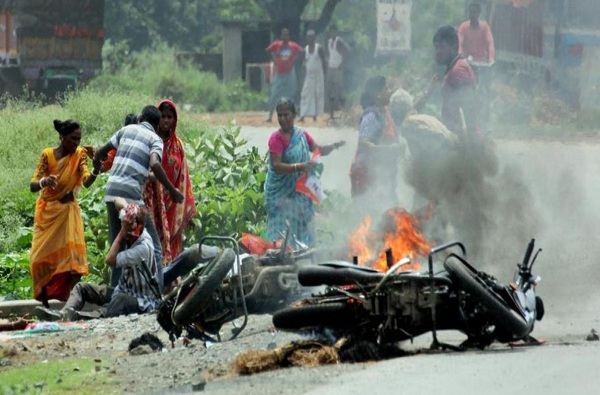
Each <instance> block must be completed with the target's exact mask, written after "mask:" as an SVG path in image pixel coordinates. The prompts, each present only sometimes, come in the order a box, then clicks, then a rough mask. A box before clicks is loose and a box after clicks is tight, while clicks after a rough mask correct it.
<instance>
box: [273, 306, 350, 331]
mask: <svg viewBox="0 0 600 395" xmlns="http://www.w3.org/2000/svg"><path fill="white" fill-rule="evenodd" d="M357 322H358V319H357V315H356V311H355V309H353V308H352V306H350V305H348V304H347V303H345V302H333V303H320V304H309V305H303V306H298V307H288V308H286V309H283V310H279V311H278V312H276V313H275V314H273V325H274V326H275V327H276V328H277V329H282V330H292V331H293V330H299V329H303V328H315V327H324V328H330V329H349V328H351V327H352V326H354V325H356V324H357Z"/></svg>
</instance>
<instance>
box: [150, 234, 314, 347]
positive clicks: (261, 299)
mask: <svg viewBox="0 0 600 395" xmlns="http://www.w3.org/2000/svg"><path fill="white" fill-rule="evenodd" d="M205 241H214V242H219V243H227V244H230V245H231V247H230V248H224V249H223V250H222V251H220V252H219V253H218V254H217V255H216V256H214V257H212V259H210V260H208V261H207V262H199V263H198V264H197V265H196V267H195V268H194V269H193V270H192V271H191V272H190V273H189V274H188V275H187V277H185V279H184V280H183V281H182V282H181V283H180V284H179V285H178V286H177V287H175V288H174V289H173V290H172V291H171V292H169V293H168V294H167V295H165V296H164V297H163V300H162V302H161V304H160V306H159V309H158V315H157V321H158V322H159V324H160V325H161V327H162V328H163V329H164V330H165V331H166V332H167V333H168V334H169V338H170V340H171V342H174V341H175V340H176V339H177V338H179V337H180V336H181V335H182V333H183V331H186V332H187V335H188V337H192V338H200V339H206V340H212V341H219V340H220V334H219V332H220V329H221V327H222V326H223V325H224V324H225V323H228V322H233V323H234V329H233V332H232V336H231V338H230V339H233V338H235V337H237V336H238V335H239V333H240V332H241V331H242V330H243V329H244V327H245V326H246V324H247V321H248V314H249V313H265V312H272V311H275V310H277V309H278V308H279V307H281V305H283V304H285V303H289V301H290V300H291V298H294V297H296V298H297V297H299V296H297V295H296V293H299V292H300V291H301V288H302V287H301V286H300V285H299V283H298V280H297V270H298V267H299V265H300V264H301V263H302V262H306V261H311V260H312V257H313V254H314V252H315V251H314V249H313V248H310V247H308V246H306V245H305V244H303V243H301V242H299V241H297V240H295V238H294V237H293V235H290V234H289V232H286V233H285V234H284V235H283V239H282V242H281V243H277V244H273V247H275V248H270V249H266V250H265V251H264V254H261V255H255V254H248V253H241V252H240V244H241V245H242V247H243V246H244V244H243V243H239V242H238V241H236V240H235V239H233V238H230V237H221V236H206V237H204V238H202V240H200V246H203V245H204V242H205ZM269 243H270V242H269ZM246 245H247V244H246ZM238 318H239V319H242V323H241V324H239V325H238V324H236V319H238Z"/></svg>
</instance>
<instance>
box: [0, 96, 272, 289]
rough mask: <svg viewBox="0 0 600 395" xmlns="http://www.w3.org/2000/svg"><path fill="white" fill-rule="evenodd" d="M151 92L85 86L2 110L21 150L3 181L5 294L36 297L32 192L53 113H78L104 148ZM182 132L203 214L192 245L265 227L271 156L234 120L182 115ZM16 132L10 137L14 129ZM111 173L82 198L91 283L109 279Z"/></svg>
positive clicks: (2, 120)
mask: <svg viewBox="0 0 600 395" xmlns="http://www.w3.org/2000/svg"><path fill="white" fill-rule="evenodd" d="M156 101H157V100H156V99H154V100H152V99H151V98H149V97H144V96H141V97H138V96H136V95H129V94H125V93H122V92H120V93H119V92H108V91H106V92H100V93H98V92H95V91H94V90H92V89H84V90H82V91H80V92H75V93H70V94H68V95H66V96H65V98H64V101H63V103H62V104H63V105H62V106H57V105H55V106H48V107H40V106H38V105H30V106H28V105H27V103H24V102H20V101H18V100H17V101H10V102H9V103H8V104H7V105H6V106H5V107H4V109H2V110H0V115H1V116H0V125H5V126H6V125H10V127H8V126H6V127H5V128H2V129H0V133H3V134H4V135H3V137H4V138H5V139H6V140H10V141H11V142H13V143H12V147H19V148H18V150H19V152H18V154H17V152H12V150H8V149H6V147H0V150H4V149H6V152H5V157H6V158H7V160H6V162H5V166H4V167H3V168H2V171H0V180H2V183H3V185H7V187H6V188H5V193H4V195H3V197H2V198H1V199H0V295H6V294H11V295H13V296H15V297H31V292H32V290H31V278H30V275H29V249H30V248H31V240H32V234H33V215H34V211H35V201H36V199H37V197H38V194H33V193H31V192H29V180H30V178H31V176H32V174H33V171H34V169H35V166H36V164H37V160H38V157H39V155H40V152H41V151H42V149H43V148H44V147H47V146H56V145H58V136H57V134H56V132H55V131H54V130H53V128H52V120H53V119H54V118H61V119H66V118H74V119H77V120H79V121H80V122H81V124H82V128H83V141H82V143H83V144H92V145H94V146H98V145H99V144H102V143H104V142H106V141H107V139H108V138H109V136H110V135H112V133H114V131H115V130H117V129H118V128H119V127H120V126H121V124H122V121H123V117H124V115H125V113H127V112H129V111H139V109H140V108H141V106H143V105H144V104H147V103H148V102H156ZM180 119H181V122H180V123H179V125H178V130H179V135H180V137H181V138H182V140H183V141H184V144H185V147H186V153H187V157H188V163H189V167H190V174H191V177H192V187H193V191H194V194H195V196H196V201H197V208H198V216H197V217H196V218H194V224H195V225H196V229H190V230H189V231H188V234H187V235H186V236H187V240H188V244H191V243H193V242H195V241H197V235H196V234H195V233H194V232H195V231H196V230H198V231H199V232H200V234H218V235H239V234H241V233H242V232H253V233H258V234H259V233H261V232H262V230H263V229H264V227H265V220H266V213H265V210H264V195H263V191H262V187H263V183H264V181H265V178H266V158H265V157H264V156H261V155H260V154H259V153H258V149H257V148H256V147H248V145H247V141H246V140H244V139H242V138H241V137H240V132H241V131H240V128H239V127H233V126H232V125H230V126H229V127H227V128H223V129H220V130H215V129H214V128H213V127H211V126H209V125H207V124H204V123H200V122H197V121H196V120H195V119H194V117H191V116H185V115H183V114H182V115H181V116H180ZM9 133H10V135H9ZM107 177H108V175H101V176H100V177H98V179H97V180H96V182H95V183H94V185H92V187H91V188H89V189H86V188H83V189H82V192H81V193H80V195H79V196H78V201H79V205H80V207H81V211H82V217H83V221H84V229H85V239H86V249H87V259H88V263H89V266H90V275H89V276H88V277H87V278H86V279H85V281H90V282H96V283H101V282H105V281H106V280H107V274H108V270H107V267H106V265H105V263H104V260H105V257H106V254H107V252H108V248H109V245H108V223H107V216H106V206H105V203H104V192H105V183H106V179H107Z"/></svg>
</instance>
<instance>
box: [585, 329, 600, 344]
mask: <svg viewBox="0 0 600 395" xmlns="http://www.w3.org/2000/svg"><path fill="white" fill-rule="evenodd" d="M585 340H587V341H589V342H593V341H598V340H600V336H598V332H597V331H596V330H595V329H594V328H592V330H591V331H590V333H589V334H588V335H587V336H586V338H585Z"/></svg>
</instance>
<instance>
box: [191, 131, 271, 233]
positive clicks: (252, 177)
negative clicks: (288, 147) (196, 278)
mask: <svg viewBox="0 0 600 395" xmlns="http://www.w3.org/2000/svg"><path fill="white" fill-rule="evenodd" d="M240 132H241V129H240V128H239V127H233V126H232V125H230V126H229V127H227V128H224V129H222V130H221V131H220V132H219V133H215V134H213V135H211V136H206V137H205V138H203V139H196V140H194V141H193V142H192V144H191V146H189V145H188V146H187V147H186V152H187V157H188V164H189V167H190V175H191V178H192V185H193V187H194V193H195V195H196V208H197V210H198V215H197V216H196V218H195V219H194V224H195V225H196V228H197V229H198V231H199V235H210V234H213V235H227V236H229V235H233V236H235V237H237V236H240V235H241V233H242V232H251V233H255V234H260V233H262V232H263V231H264V229H265V224H266V210H265V206H264V193H263V185H264V182H265V179H266V170H267V160H266V156H261V155H260V154H259V153H258V149H257V148H256V147H250V148H249V147H247V141H246V140H244V139H243V138H241V137H240ZM190 232H193V230H191V231H190ZM188 237H194V235H193V234H189V233H188Z"/></svg>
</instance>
